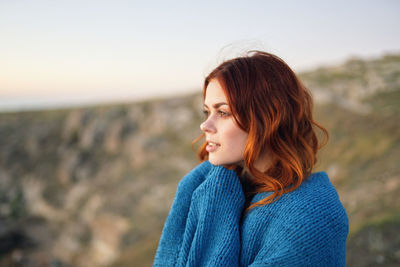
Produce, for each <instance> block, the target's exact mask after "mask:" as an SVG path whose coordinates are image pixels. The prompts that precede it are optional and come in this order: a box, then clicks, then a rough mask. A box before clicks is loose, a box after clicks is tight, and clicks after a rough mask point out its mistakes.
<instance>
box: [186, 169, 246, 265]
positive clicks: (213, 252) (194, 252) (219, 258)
mask: <svg viewBox="0 0 400 267" xmlns="http://www.w3.org/2000/svg"><path fill="white" fill-rule="evenodd" d="M244 202H245V197H244V194H243V190H242V187H241V184H240V181H239V178H238V176H237V175H236V173H235V172H234V171H233V170H228V169H226V168H225V167H223V166H214V165H212V167H211V170H210V172H209V173H208V175H207V177H206V179H205V181H204V182H203V183H202V184H201V185H200V186H199V187H198V188H197V189H196V190H195V191H194V193H193V196H192V205H191V207H190V211H189V215H188V221H187V225H186V229H185V234H184V240H183V243H182V244H183V245H182V248H181V251H180V255H179V264H178V266H238V265H239V255H240V230H239V221H240V216H241V212H242V210H243V206H244Z"/></svg>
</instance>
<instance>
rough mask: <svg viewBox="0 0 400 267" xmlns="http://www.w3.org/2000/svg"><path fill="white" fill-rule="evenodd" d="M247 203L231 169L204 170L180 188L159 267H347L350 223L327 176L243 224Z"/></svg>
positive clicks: (188, 177) (256, 210)
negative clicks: (347, 239)
mask: <svg viewBox="0 0 400 267" xmlns="http://www.w3.org/2000/svg"><path fill="white" fill-rule="evenodd" d="M268 194H271V193H268V192H266V193H259V194H257V195H255V196H254V197H253V199H252V202H256V201H258V200H261V199H263V198H265V197H266V196H268ZM244 204H245V196H244V193H243V189H242V185H241V183H240V180H239V178H238V176H237V175H236V173H235V172H234V171H233V170H228V169H226V168H225V167H223V166H215V165H212V164H211V163H209V162H208V161H205V162H203V163H201V164H200V165H198V166H197V167H196V168H194V169H193V170H192V171H191V172H189V173H188V174H187V175H186V176H185V177H184V178H183V179H182V180H181V181H180V183H179V185H178V190H177V193H176V196H175V200H174V202H173V205H172V208H171V210H170V213H169V215H168V218H167V221H166V223H165V225H164V229H163V232H162V235H161V239H160V242H159V246H158V249H157V252H156V256H155V259H154V263H153V266H168V267H170V266H345V258H346V257H345V254H346V238H347V234H348V219H347V215H346V211H345V209H344V208H343V206H342V204H341V202H340V200H339V198H338V195H337V193H336V190H335V189H334V187H333V186H332V184H331V183H330V181H329V178H328V176H327V174H326V173H325V172H318V173H313V174H311V175H310V177H308V179H306V180H305V181H304V182H303V183H302V184H301V186H300V187H299V188H297V189H296V190H295V191H293V192H290V193H286V194H284V195H282V197H281V198H279V199H278V200H277V201H275V202H273V203H271V204H268V205H265V206H262V207H256V208H253V209H252V210H250V212H249V213H248V214H247V215H246V216H245V217H244V218H243V219H242V220H241V215H242V211H243V209H244Z"/></svg>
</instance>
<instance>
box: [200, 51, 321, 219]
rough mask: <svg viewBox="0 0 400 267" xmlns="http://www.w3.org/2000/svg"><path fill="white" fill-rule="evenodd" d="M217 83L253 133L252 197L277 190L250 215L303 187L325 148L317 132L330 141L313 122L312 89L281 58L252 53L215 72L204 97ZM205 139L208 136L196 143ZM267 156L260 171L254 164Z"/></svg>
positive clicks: (248, 155)
mask: <svg viewBox="0 0 400 267" xmlns="http://www.w3.org/2000/svg"><path fill="white" fill-rule="evenodd" d="M213 79H215V80H217V81H218V82H219V83H220V85H221V87H222V89H223V90H224V92H225V95H226V98H227V100H228V104H229V106H230V109H231V111H232V115H233V117H234V119H235V121H236V123H237V125H238V126H239V127H240V128H241V129H242V130H244V131H245V132H247V133H248V139H247V143H246V147H245V151H244V154H243V157H244V168H245V170H246V171H248V172H249V173H250V175H251V180H252V181H251V182H252V183H253V184H254V185H255V189H254V190H253V191H252V193H254V194H255V193H259V192H271V191H272V192H273V194H271V195H270V196H268V197H266V198H264V199H262V200H260V201H258V202H256V203H253V204H252V205H250V206H249V207H248V208H247V209H246V211H249V210H250V209H251V208H253V207H256V206H262V205H266V204H268V203H271V202H273V201H275V200H277V199H278V198H279V197H280V196H281V195H282V194H283V193H286V192H290V191H293V190H295V189H296V188H298V187H299V186H300V184H301V183H302V182H303V181H304V179H306V178H307V177H308V176H309V175H310V174H311V171H312V169H313V167H314V165H315V163H316V162H317V159H316V153H317V151H318V149H320V148H321V147H320V146H319V140H318V138H317V135H316V130H317V129H319V130H320V131H322V133H323V134H324V135H325V137H326V141H327V139H328V132H327V130H326V129H325V128H323V127H322V126H320V125H319V124H318V123H316V122H315V121H314V120H313V116H312V110H313V101H312V97H311V94H310V92H309V91H308V90H307V88H306V87H304V86H303V84H302V83H301V82H300V81H299V79H298V78H297V76H296V74H295V73H294V72H293V71H292V70H291V69H290V67H289V66H288V65H287V64H286V63H285V62H284V61H283V60H282V59H280V58H279V57H277V56H275V55H272V54H270V53H266V52H261V51H250V52H249V53H248V54H247V56H244V57H238V58H234V59H231V60H228V61H225V62H223V63H222V64H221V65H219V66H218V67H217V68H215V69H214V70H213V71H212V72H211V73H210V74H209V75H208V76H207V77H206V78H205V81H204V86H203V99H205V95H206V91H207V86H208V84H209V83H210V82H211V80H213ZM202 137H204V134H203V135H201V136H200V137H199V138H197V139H196V140H194V141H193V144H194V143H196V142H197V141H199V140H200V139H201V138H202ZM325 144H326V142H325ZM205 147H206V143H204V144H203V145H202V146H201V147H200V150H199V152H198V157H199V159H200V161H205V160H207V159H208V152H207V151H206V149H205ZM264 152H266V153H267V155H268V157H269V160H270V164H269V166H267V169H266V170H265V171H264V172H261V171H259V170H257V169H256V168H255V167H254V162H255V161H256V159H257V158H258V157H259V156H261V155H262V154H263V153H264ZM226 167H227V168H229V169H235V170H236V171H237V173H240V172H241V171H243V169H241V167H240V166H235V165H229V166H226Z"/></svg>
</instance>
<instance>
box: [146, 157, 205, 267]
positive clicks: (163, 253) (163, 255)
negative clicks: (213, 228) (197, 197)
mask: <svg viewBox="0 0 400 267" xmlns="http://www.w3.org/2000/svg"><path fill="white" fill-rule="evenodd" d="M210 168H211V164H210V163H209V162H208V161H205V162H203V163H201V164H199V165H198V166H197V167H196V168H194V169H193V170H192V171H190V172H189V173H188V174H186V175H185V176H184V177H183V178H182V180H181V181H180V182H179V184H178V189H177V192H176V195H175V199H174V202H173V204H172V208H171V210H170V212H169V215H168V218H167V220H166V222H165V225H164V229H163V232H162V234H161V238H160V242H159V244H158V248H157V252H156V256H155V259H154V262H153V266H168V267H170V266H175V264H176V261H177V258H178V255H179V251H180V249H181V246H182V239H183V234H184V230H185V226H186V221H187V216H188V213H189V208H190V205H191V198H192V195H193V191H194V190H195V189H196V188H197V187H198V186H199V185H200V184H201V183H202V182H204V179H205V176H206V175H207V173H208V172H209V170H210Z"/></svg>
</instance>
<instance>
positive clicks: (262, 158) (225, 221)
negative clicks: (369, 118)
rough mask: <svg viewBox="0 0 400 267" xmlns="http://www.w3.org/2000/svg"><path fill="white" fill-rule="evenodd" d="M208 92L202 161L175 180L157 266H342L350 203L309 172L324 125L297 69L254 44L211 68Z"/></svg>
mask: <svg viewBox="0 0 400 267" xmlns="http://www.w3.org/2000/svg"><path fill="white" fill-rule="evenodd" d="M203 98H204V112H205V115H206V120H205V121H204V122H203V123H202V124H201V126H200V128H201V130H202V131H203V132H204V134H203V135H202V136H201V137H200V138H202V137H204V136H205V139H206V141H205V143H204V144H203V146H202V147H201V149H200V151H199V158H200V160H201V161H202V163H201V164H200V165H199V166H197V167H196V168H194V169H193V170H192V171H191V172H189V173H188V174H187V175H186V176H185V177H184V178H183V179H182V180H181V181H180V183H179V185H178V190H177V193H176V197H175V200H174V203H173V206H172V208H171V211H170V214H169V216H168V219H167V221H166V223H165V226H164V230H163V233H162V236H161V240H160V243H159V247H158V249H157V253H156V257H155V260H154V266H345V249H346V238H347V234H348V219H347V215H346V212H345V209H344V208H343V206H342V204H341V202H340V200H339V198H338V195H337V193H336V190H335V189H334V187H333V186H332V184H331V183H330V181H329V178H328V176H327V174H326V173H325V172H317V173H312V169H313V167H314V165H315V163H316V153H317V150H318V149H319V148H320V142H319V140H318V138H317V133H316V130H320V131H321V132H322V133H323V134H325V135H326V137H327V132H326V130H325V129H324V128H323V127H321V126H320V125H318V124H317V123H316V122H315V121H314V120H313V117H312V99H311V96H310V94H309V92H308V91H307V89H306V88H305V87H304V86H303V85H302V84H301V83H300V81H299V80H298V78H297V77H296V75H295V74H294V73H293V71H292V70H291V69H290V68H289V67H288V66H287V65H286V63H284V62H283V61H282V60H281V59H280V58H278V57H276V56H274V55H272V54H269V53H266V52H260V51H252V52H249V53H248V55H247V56H244V57H238V58H235V59H232V60H229V61H226V62H224V63H222V64H221V65H220V66H218V67H217V68H216V69H215V70H214V71H212V72H211V73H210V74H209V75H208V76H207V77H206V79H205V82H204V88H203ZM198 140H199V139H197V140H195V141H198Z"/></svg>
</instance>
